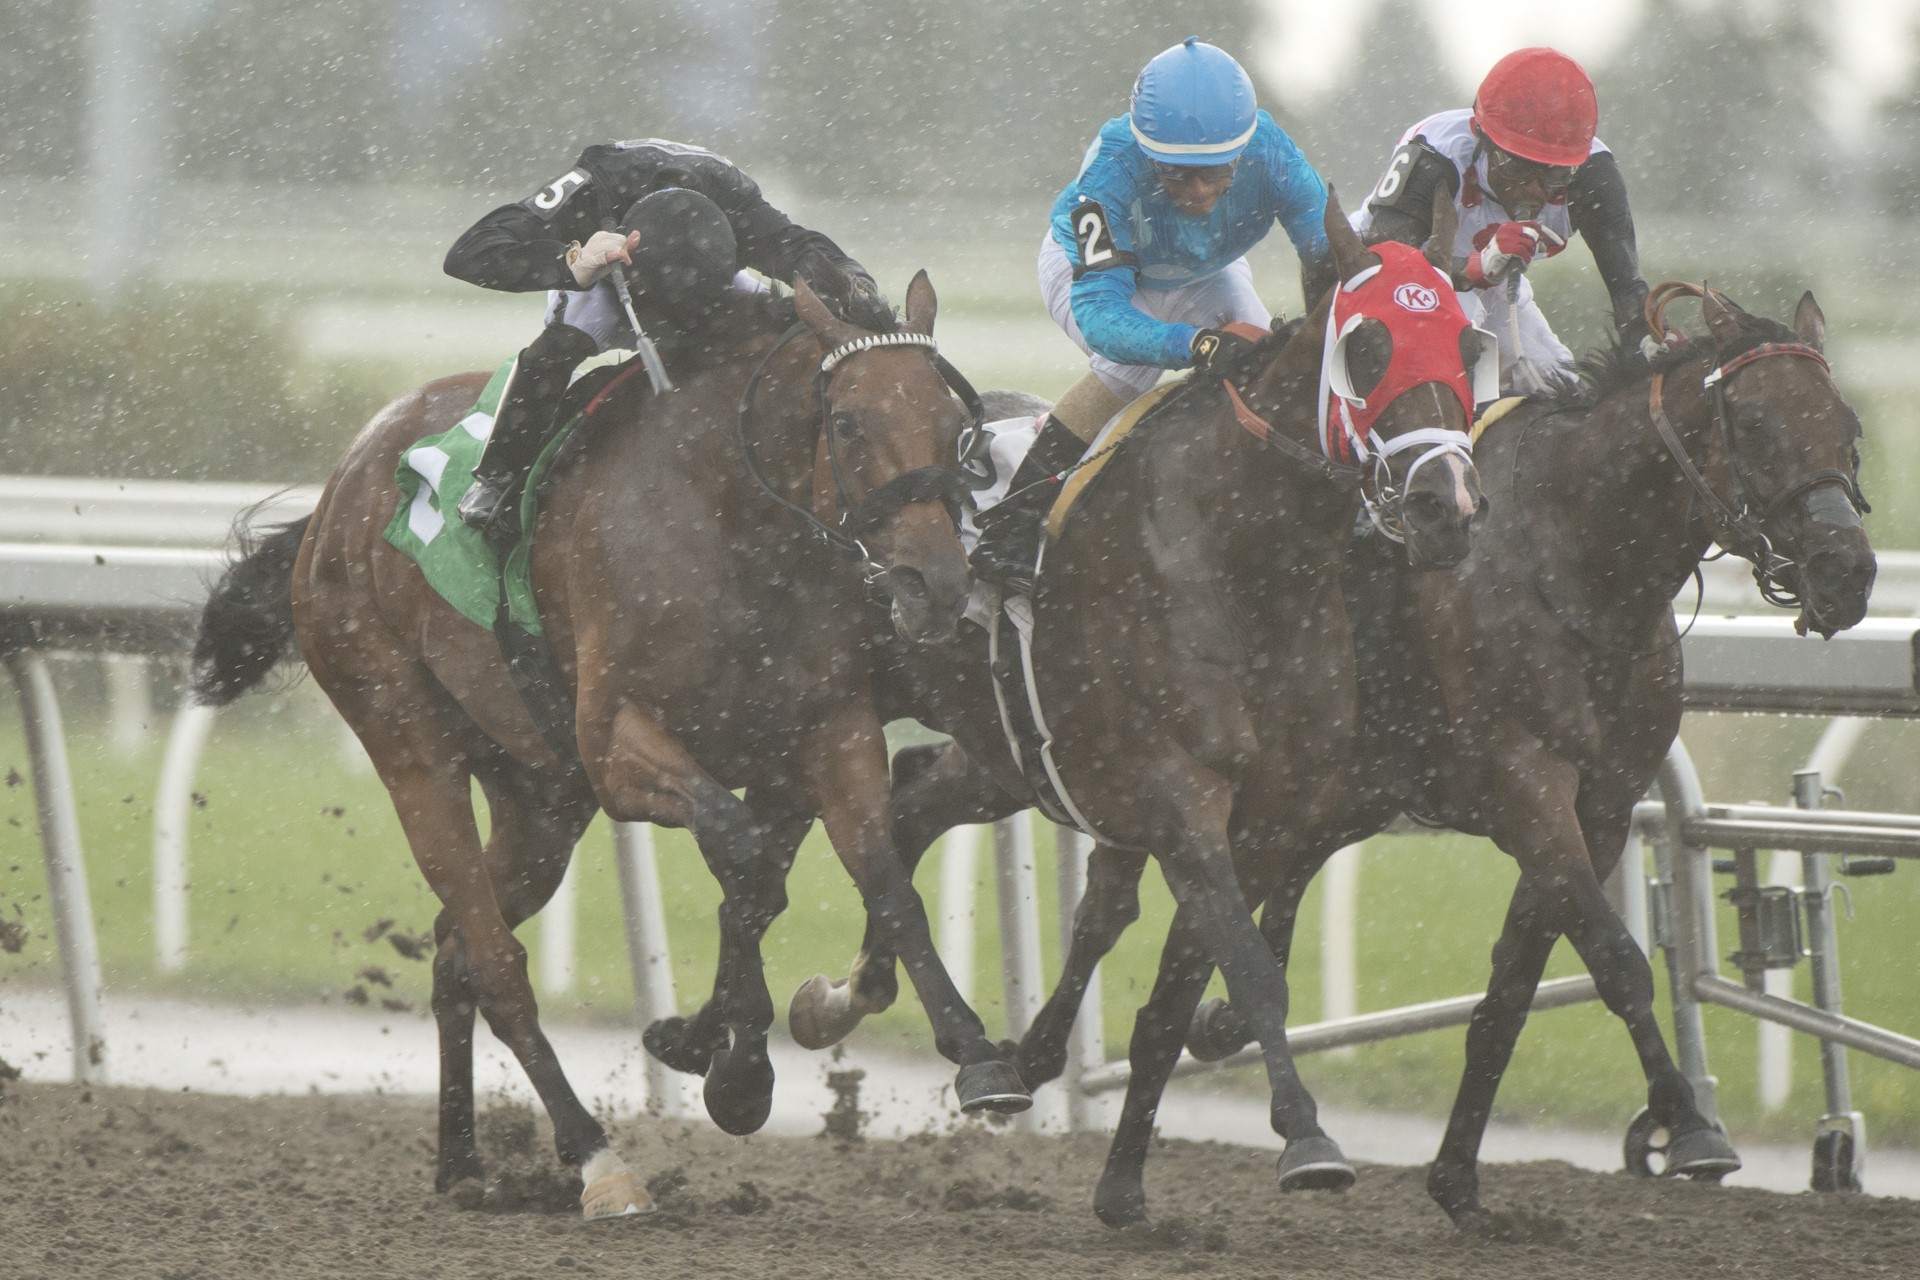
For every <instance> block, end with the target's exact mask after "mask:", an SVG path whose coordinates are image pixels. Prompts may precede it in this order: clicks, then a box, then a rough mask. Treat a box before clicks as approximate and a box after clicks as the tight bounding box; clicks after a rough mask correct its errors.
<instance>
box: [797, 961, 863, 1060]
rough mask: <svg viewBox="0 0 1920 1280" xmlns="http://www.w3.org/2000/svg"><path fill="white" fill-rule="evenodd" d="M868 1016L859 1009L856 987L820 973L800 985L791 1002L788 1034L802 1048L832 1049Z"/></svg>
mask: <svg viewBox="0 0 1920 1280" xmlns="http://www.w3.org/2000/svg"><path fill="white" fill-rule="evenodd" d="M866 1016H867V1012H866V1010H865V1009H864V1008H856V1007H855V1005H854V997H853V991H852V988H851V987H850V986H849V985H848V983H847V980H846V979H845V978H842V979H840V980H839V981H834V980H833V979H831V978H829V977H827V976H826V975H825V974H823V973H816V974H814V975H813V976H812V977H811V978H808V979H807V980H806V981H805V982H803V983H801V984H800V988H799V990H797V991H795V992H794V993H793V999H792V1001H790V1002H789V1003H788V1005H787V1033H788V1034H789V1035H791V1036H792V1037H793V1042H794V1043H795V1044H797V1045H799V1046H800V1047H801V1048H802V1049H830V1048H832V1047H833V1046H834V1045H836V1044H839V1043H840V1042H841V1041H842V1040H845V1039H846V1038H847V1037H848V1036H850V1035H852V1034H853V1029H854V1028H855V1027H857V1026H859V1025H860V1020H861V1019H863V1018H865V1017H866Z"/></svg>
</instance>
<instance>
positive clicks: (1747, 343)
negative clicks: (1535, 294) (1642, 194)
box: [1532, 308, 1801, 413]
mask: <svg viewBox="0 0 1920 1280" xmlns="http://www.w3.org/2000/svg"><path fill="white" fill-rule="evenodd" d="M1733 314H1734V316H1735V317H1736V318H1737V319H1738V320H1739V321H1740V336H1739V337H1738V338H1737V339H1735V340H1734V341H1733V342H1732V343H1731V344H1729V345H1728V346H1726V347H1715V346H1713V345H1712V344H1710V343H1707V342H1703V341H1698V340H1696V339H1693V338H1688V339H1686V340H1685V341H1684V342H1682V343H1681V344H1680V345H1679V346H1677V347H1667V348H1663V349H1662V350H1661V351H1660V352H1658V353H1657V354H1656V355H1655V356H1654V357H1653V358H1652V359H1651V360H1649V359H1648V358H1647V357H1646V356H1644V355H1642V354H1641V352H1640V343H1639V339H1637V338H1629V337H1627V336H1626V335H1624V334H1622V335H1616V336H1615V338H1614V340H1613V341H1612V342H1610V343H1608V344H1607V345H1606V346H1604V347H1599V348H1597V349H1595V350H1593V351H1589V352H1588V353H1587V354H1586V355H1584V356H1582V357H1580V362H1579V379H1578V381H1576V382H1573V383H1570V384H1568V385H1567V386H1565V387H1564V388H1562V389H1560V390H1557V391H1552V392H1549V393H1548V394H1546V395H1544V396H1537V397H1535V398H1534V399H1533V401H1532V403H1534V404H1536V405H1539V406H1540V407H1541V408H1542V409H1544V410H1545V411H1546V412H1548V413H1586V412H1588V411H1590V410H1592V409H1593V408H1594V407H1596V406H1597V405H1598V404H1599V403H1600V402H1601V401H1602V400H1605V399H1607V398H1608V397H1609V396H1612V395H1615V394H1617V393H1619V392H1622V391H1626V390H1628V389H1630V388H1633V387H1638V386H1641V385H1642V384H1644V383H1646V382H1648V381H1650V380H1651V379H1652V378H1653V375H1654V374H1656V373H1666V372H1668V371H1670V370H1673V369H1677V368H1679V367H1680V366H1681V365H1683V364H1687V363H1690V362H1691V361H1694V360H1697V359H1699V358H1700V357H1701V356H1702V355H1703V354H1704V355H1715V356H1717V357H1718V359H1719V362H1720V363H1722V364H1725V363H1726V362H1727V361H1729V360H1731V359H1733V358H1734V357H1735V356H1738V355H1740V354H1742V353H1743V352H1747V351H1751V350H1753V349H1754V348H1755V347H1758V346H1761V345H1764V344H1765V343H1769V342H1799V341H1800V340H1801V339H1800V335H1799V334H1797V333H1795V332H1794V331H1793V330H1792V329H1791V328H1789V327H1788V326H1786V325H1784V324H1782V323H1781V322H1780V321H1778V320H1771V319H1768V318H1767V317H1766V316H1756V315H1753V314H1751V313H1750V312H1746V311H1741V310H1739V309H1738V308H1735V309H1734V312H1733Z"/></svg>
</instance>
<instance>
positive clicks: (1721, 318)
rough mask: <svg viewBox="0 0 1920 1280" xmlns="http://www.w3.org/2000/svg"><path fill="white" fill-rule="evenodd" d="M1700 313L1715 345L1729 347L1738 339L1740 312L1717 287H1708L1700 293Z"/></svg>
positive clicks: (1740, 330) (1730, 299)
mask: <svg viewBox="0 0 1920 1280" xmlns="http://www.w3.org/2000/svg"><path fill="white" fill-rule="evenodd" d="M1700 313H1701V314H1702V315H1703V316H1705V317H1706V319H1707V332H1708V333H1710V334H1712V335H1713V341H1714V345H1715V346H1719V347H1730V346H1732V345H1733V344H1734V343H1735V342H1737V341H1739V339H1740V335H1741V332H1742V329H1741V325H1740V315H1741V312H1740V308H1739V307H1738V306H1737V305H1735V303H1734V301H1733V299H1732V298H1729V297H1727V296H1726V295H1725V294H1723V293H1721V292H1720V291H1719V290H1718V289H1708V290H1707V291H1706V292H1705V293H1703V294H1701V295H1700Z"/></svg>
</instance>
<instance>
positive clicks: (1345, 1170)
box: [1278, 1134, 1354, 1191]
mask: <svg viewBox="0 0 1920 1280" xmlns="http://www.w3.org/2000/svg"><path fill="white" fill-rule="evenodd" d="M1278 1172H1279V1175H1280V1189H1281V1190H1282V1191H1345V1190H1346V1189H1347V1188H1348V1187H1350V1186H1352V1185H1353V1183H1354V1172H1353V1166H1352V1165H1350V1164H1348V1163H1347V1158H1346V1156H1344V1155H1342V1154H1341V1153H1340V1144H1339V1143H1337V1142H1335V1141H1334V1140H1333V1139H1332V1138H1329V1137H1327V1136H1326V1135H1324V1134H1322V1135H1320V1136H1318V1137H1313V1138H1301V1139H1299V1140H1298V1141H1296V1142H1289V1143H1288V1144H1287V1149H1286V1151H1284V1152H1283V1153H1281V1156H1280V1167H1279V1170H1278Z"/></svg>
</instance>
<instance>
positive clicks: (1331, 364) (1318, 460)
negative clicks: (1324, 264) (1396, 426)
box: [1220, 267, 1473, 543]
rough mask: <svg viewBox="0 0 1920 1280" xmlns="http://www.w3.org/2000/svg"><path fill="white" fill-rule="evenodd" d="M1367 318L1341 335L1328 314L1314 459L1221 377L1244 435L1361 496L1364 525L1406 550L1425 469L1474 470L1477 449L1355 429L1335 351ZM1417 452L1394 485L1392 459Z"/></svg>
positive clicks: (1431, 434)
mask: <svg viewBox="0 0 1920 1280" xmlns="http://www.w3.org/2000/svg"><path fill="white" fill-rule="evenodd" d="M1379 270H1380V268H1379V267H1374V268H1372V269H1371V270H1369V271H1367V272H1363V273H1361V274H1360V275H1359V276H1356V277H1355V278H1354V279H1353V280H1351V281H1348V282H1346V284H1344V285H1342V286H1341V287H1342V288H1351V287H1353V286H1357V285H1359V284H1362V283H1364V282H1365V281H1366V280H1367V279H1368V278H1369V277H1370V276H1371V275H1372V274H1374V273H1375V272H1378V271H1379ZM1366 318H1367V316H1366V314H1365V313H1364V312H1359V313H1356V314H1354V315H1353V316H1350V317H1349V318H1348V320H1347V323H1346V325H1345V326H1344V327H1337V326H1336V324H1335V319H1334V314H1333V313H1332V312H1331V311H1329V313H1328V317H1327V326H1326V334H1325V337H1324V339H1323V348H1322V355H1321V362H1320V383H1319V414H1320V429H1319V432H1318V437H1319V442H1320V448H1319V450H1318V451H1317V452H1316V451H1315V450H1312V449H1309V448H1308V447H1306V446H1305V445H1302V444H1300V443H1299V442H1298V441H1296V440H1292V439H1289V438H1288V437H1287V436H1285V435H1284V434H1282V433H1280V432H1278V431H1275V430H1274V429H1273V426H1272V424H1271V423H1270V422H1268V421H1267V419H1265V418H1263V417H1261V416H1260V415H1259V414H1258V413H1256V412H1255V411H1254V410H1253V408H1252V406H1251V405H1250V404H1249V403H1248V397H1247V396H1246V395H1244V394H1242V392H1241V391H1240V389H1239V388H1238V387H1237V386H1235V385H1234V383H1233V379H1232V377H1231V376H1226V375H1223V376H1222V377H1221V379H1220V381H1221V384H1222V385H1223V386H1224V387H1225V388H1226V392H1227V400H1228V403H1229V404H1230V405H1231V406H1232V408H1233V416H1234V419H1235V420H1236V421H1237V422H1239V424H1240V425H1241V427H1243V428H1244V429H1245V430H1246V431H1247V432H1248V433H1250V434H1251V435H1253V436H1254V437H1255V438H1256V439H1258V440H1260V441H1261V442H1262V443H1264V444H1266V445H1268V446H1269V447H1270V448H1272V449H1274V450H1276V451H1277V452H1279V453H1280V454H1282V455H1283V456H1284V457H1286V458H1288V459H1290V460H1291V461H1293V462H1296V463H1298V464H1300V465H1301V466H1303V467H1305V468H1306V469H1308V470H1309V471H1311V472H1313V473H1315V474H1317V475H1319V476H1320V477H1321V478H1322V479H1325V480H1329V481H1331V482H1333V483H1334V484H1337V485H1340V486H1342V487H1347V486H1352V487H1356V488H1358V489H1359V490H1360V501H1361V504H1362V505H1363V506H1364V507H1365V509H1366V513H1367V518H1368V520H1369V521H1371V522H1372V524H1373V527H1374V528H1376V529H1378V530H1379V531H1380V532H1381V533H1382V534H1383V535H1385V536H1386V537H1387V538H1388V539H1390V540H1392V541H1394V542H1398V543H1404V542H1405V541H1406V540H1407V528H1406V516H1405V503H1406V496H1407V493H1408V491H1409V490H1410V488H1411V487H1412V484H1413V479H1414V477H1415V476H1416V475H1418V474H1419V471H1420V468H1422V467H1424V466H1426V465H1427V464H1428V463H1430V462H1436V461H1438V460H1440V459H1442V458H1447V457H1457V458H1461V459H1463V460H1465V461H1466V463H1467V465H1469V466H1471V465H1472V463H1473V451H1472V444H1471V441H1470V439H1469V437H1468V435H1467V433H1466V432H1464V431H1456V430H1453V429H1451V428H1447V427H1421V428H1417V429H1416V430H1413V431H1407V432H1402V433H1401V434H1399V435H1396V436H1388V437H1382V436H1378V435H1375V434H1374V433H1373V432H1371V431H1362V430H1359V429H1357V428H1356V427H1355V425H1354V423H1353V421H1352V418H1351V415H1350V414H1349V413H1348V411H1347V405H1348V402H1349V401H1350V400H1353V399H1356V398H1357V397H1354V396H1353V395H1352V394H1351V392H1352V388H1351V385H1350V384H1349V383H1348V382H1347V379H1346V377H1345V374H1344V372H1343V371H1339V370H1336V368H1335V365H1336V363H1337V356H1336V350H1337V348H1338V347H1339V341H1340V338H1341V336H1342V335H1343V333H1344V332H1345V331H1347V330H1350V329H1352V328H1353V327H1355V326H1356V325H1357V323H1358V321H1360V320H1362V319H1366ZM1424 385H1427V384H1425V383H1418V384H1415V386H1414V387H1408V388H1406V390H1407V391H1412V390H1415V389H1417V387H1418V386H1424ZM1402 394H1404V392H1403V393H1402ZM1332 401H1337V402H1338V404H1339V409H1340V411H1339V413H1338V415H1337V416H1336V415H1332V414H1330V413H1329V411H1328V405H1329V403H1330V402H1332ZM1415 449H1419V450H1423V452H1421V453H1419V454H1418V455H1417V456H1416V457H1415V458H1414V459H1413V461H1412V463H1410V464H1409V465H1408V467H1407V470H1406V474H1405V475H1404V476H1402V477H1400V479H1399V481H1398V482H1397V483H1396V482H1395V480H1394V475H1393V459H1394V458H1395V457H1397V456H1398V455H1400V454H1402V453H1406V452H1408V451H1410V450H1415ZM1348 457H1351V458H1353V459H1355V461H1354V462H1348V461H1347V460H1346V459H1347V458H1348Z"/></svg>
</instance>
